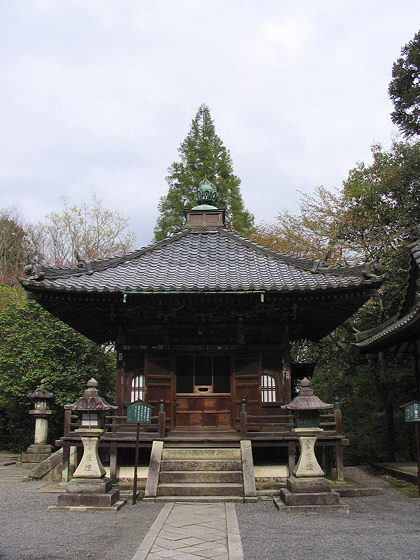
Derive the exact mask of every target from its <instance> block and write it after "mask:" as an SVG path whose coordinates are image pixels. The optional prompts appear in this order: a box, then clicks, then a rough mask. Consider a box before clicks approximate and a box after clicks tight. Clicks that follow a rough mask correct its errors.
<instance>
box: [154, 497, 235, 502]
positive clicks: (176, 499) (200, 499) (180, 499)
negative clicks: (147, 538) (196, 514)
mask: <svg viewBox="0 0 420 560" xmlns="http://www.w3.org/2000/svg"><path fill="white" fill-rule="evenodd" d="M143 501H153V502H191V503H197V502H198V503H202V504H213V503H220V502H223V503H226V502H234V503H241V502H243V501H244V499H243V498H242V497H241V496H158V497H157V498H143Z"/></svg>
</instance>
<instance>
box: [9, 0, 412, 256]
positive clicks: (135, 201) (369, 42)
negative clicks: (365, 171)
mask: <svg viewBox="0 0 420 560" xmlns="http://www.w3.org/2000/svg"><path fill="white" fill-rule="evenodd" d="M419 24H420V2H419V1H418V0H415V1H411V0H399V1H398V2H396V1H395V0H392V1H390V0H378V1H377V0H372V1H369V0H364V1H359V0H351V1H346V0H335V1H322V0H318V1H316V2H315V1H313V0H312V1H309V0H307V1H306V0H302V1H299V0H295V2H291V1H290V0H288V1H285V0H205V1H204V0H161V1H159V0H149V1H146V0H114V1H111V0H38V1H36V0H27V1H23V0H0V26H1V27H0V49H1V50H0V119H1V121H0V122H1V126H0V193H1V204H0V207H1V208H4V207H8V206H16V207H17V208H18V209H19V210H20V211H21V213H22V214H23V215H24V217H25V218H26V219H27V220H28V221H35V220H38V219H41V218H43V217H44V216H45V215H46V214H47V213H48V212H50V211H51V210H58V209H60V208H61V207H62V202H61V197H62V195H67V196H69V198H70V199H71V200H72V201H74V202H76V203H81V202H83V201H87V200H88V199H89V196H90V195H91V193H96V194H97V195H98V196H99V198H101V199H102V201H103V203H104V206H105V207H107V208H112V209H116V210H118V211H120V212H121V213H123V214H124V215H126V216H128V217H129V218H130V223H131V227H132V229H133V230H134V231H135V232H136V234H137V243H136V246H137V247H140V246H142V245H145V244H147V243H149V242H150V241H151V239H152V237H153V227H154V224H155V221H156V217H157V204H158V201H159V198H160V197H161V196H162V195H164V194H166V192H167V188H168V186H167V183H166V181H165V176H166V173H167V168H168V167H169V165H170V164H171V163H172V162H173V161H175V160H176V159H177V157H178V155H177V149H178V146H179V144H180V143H181V142H182V140H183V139H184V138H185V136H186V135H187V133H188V131H189V128H190V124H191V120H192V119H193V118H194V116H195V114H196V112H197V109H198V107H199V106H200V105H201V104H202V103H206V104H207V105H208V106H209V107H210V111H211V115H212V117H213V119H214V122H215V126H216V133H217V134H218V135H219V136H220V138H221V139H222V141H223V142H224V144H225V146H226V148H227V149H228V150H229V151H230V154H231V157H232V160H233V167H234V172H235V173H236V174H237V175H238V176H239V177H240V178H241V180H242V185H241V189H242V195H243V198H244V202H245V205H246V207H247V208H248V209H249V210H250V211H251V212H252V213H253V214H254V216H255V218H256V221H257V222H260V221H261V220H265V221H268V222H272V221H274V219H275V217H276V215H277V213H278V211H279V210H280V209H281V208H288V209H290V210H291V211H295V210H296V209H297V205H296V202H297V200H298V199H299V196H300V195H299V191H302V192H309V193H310V192H312V191H313V190H314V188H315V187H316V186H317V185H324V186H326V187H327V188H333V187H340V185H341V183H342V181H343V180H344V179H345V178H346V176H347V173H348V170H349V169H350V168H352V167H354V166H355V165H356V163H357V162H358V161H366V162H369V161H371V156H370V147H371V145H372V144H373V143H374V142H380V143H382V144H383V145H384V146H385V147H389V146H390V143H391V141H392V138H393V137H395V135H396V134H397V131H396V129H395V127H393V125H392V123H391V119H390V112H391V110H392V105H391V102H390V100H389V98H388V93H387V90H388V84H389V81H390V79H391V71H392V63H393V62H394V61H395V60H396V59H397V58H398V57H399V55H400V52H401V48H402V47H403V45H404V44H406V43H407V42H408V41H410V40H411V39H412V38H413V36H414V34H415V33H416V32H417V31H418V29H419V27H420V25H419Z"/></svg>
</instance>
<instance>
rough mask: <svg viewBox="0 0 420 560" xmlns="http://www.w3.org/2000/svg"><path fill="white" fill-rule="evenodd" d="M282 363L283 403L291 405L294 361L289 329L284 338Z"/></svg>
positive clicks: (286, 330)
mask: <svg viewBox="0 0 420 560" xmlns="http://www.w3.org/2000/svg"><path fill="white" fill-rule="evenodd" d="M281 347H282V351H283V352H282V362H283V372H282V373H283V376H282V377H283V379H282V381H283V388H282V391H281V392H282V395H283V399H282V400H283V402H285V403H289V402H290V401H291V400H292V361H291V358H290V340H289V333H288V329H287V327H285V331H284V333H283V336H282V345H281Z"/></svg>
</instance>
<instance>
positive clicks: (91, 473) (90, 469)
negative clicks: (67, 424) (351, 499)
mask: <svg viewBox="0 0 420 560" xmlns="http://www.w3.org/2000/svg"><path fill="white" fill-rule="evenodd" d="M75 433H76V434H80V439H81V440H82V443H83V457H82V460H81V461H80V463H79V466H78V467H77V469H76V470H75V471H74V474H73V478H102V477H104V476H105V469H104V467H103V465H102V463H101V460H100V458H99V453H98V446H99V439H100V437H101V435H102V434H103V433H104V430H98V429H94V428H91V429H89V430H85V429H83V428H79V429H78V430H75Z"/></svg>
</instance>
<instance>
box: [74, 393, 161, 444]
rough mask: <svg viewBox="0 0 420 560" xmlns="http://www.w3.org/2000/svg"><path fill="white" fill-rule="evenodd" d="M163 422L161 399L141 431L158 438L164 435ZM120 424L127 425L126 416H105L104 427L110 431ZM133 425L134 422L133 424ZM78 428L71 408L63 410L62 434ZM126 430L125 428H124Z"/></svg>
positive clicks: (117, 429)
mask: <svg viewBox="0 0 420 560" xmlns="http://www.w3.org/2000/svg"><path fill="white" fill-rule="evenodd" d="M165 422H166V414H165V407H164V404H163V402H162V401H161V403H160V405H159V413H158V415H157V416H152V418H151V423H150V424H143V425H142V431H146V432H152V433H156V434H157V436H158V437H159V438H163V437H165ZM120 426H124V427H126V426H127V417H126V416H117V415H107V416H105V424H104V426H103V427H104V429H105V430H107V431H111V432H118V431H119V428H120ZM133 426H134V424H133ZM76 428H79V422H78V417H77V415H75V414H72V411H71V410H65V411H64V436H69V435H70V434H71V433H73V432H74V430H75V429H76ZM124 431H127V430H124Z"/></svg>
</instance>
